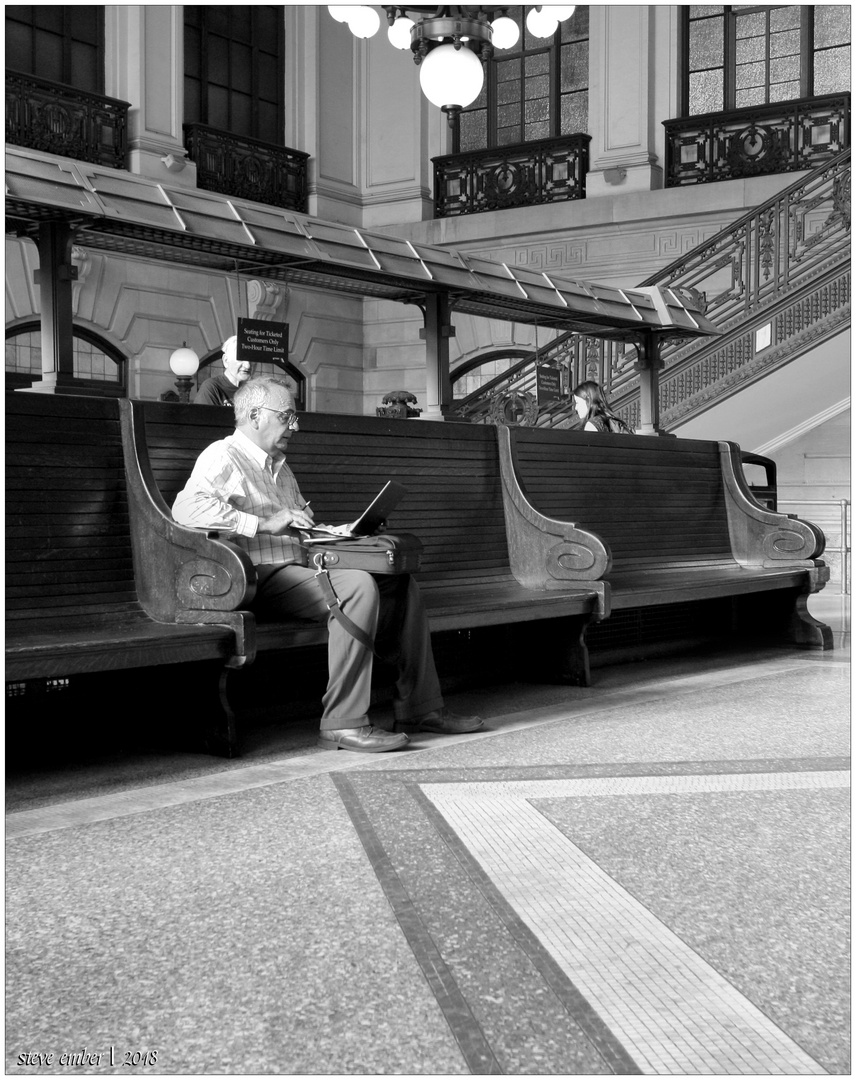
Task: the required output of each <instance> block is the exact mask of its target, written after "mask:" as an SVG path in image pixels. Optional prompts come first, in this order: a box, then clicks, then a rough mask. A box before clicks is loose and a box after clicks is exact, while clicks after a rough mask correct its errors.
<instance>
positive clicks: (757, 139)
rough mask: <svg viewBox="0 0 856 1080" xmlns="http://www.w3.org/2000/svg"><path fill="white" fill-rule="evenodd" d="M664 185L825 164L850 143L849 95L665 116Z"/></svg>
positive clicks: (761, 173) (731, 177)
mask: <svg viewBox="0 0 856 1080" xmlns="http://www.w3.org/2000/svg"><path fill="white" fill-rule="evenodd" d="M663 127H664V128H665V129H666V187H681V186H683V185H685V184H709V183H712V182H713V181H716V180H733V179H737V178H739V177H745V176H762V175H765V174H768V173H782V172H801V171H802V170H804V169H815V168H818V167H819V166H821V165H824V164H825V163H826V162H827V161H829V160H830V159H831V158H833V157H835V156H836V154H840V153H841V151H842V150H846V149H847V148H848V147H849V146H850V95H849V94H844V93H842V94H829V95H827V96H825V97H815V98H805V99H803V100H799V101H781V102H778V103H776V104H774V105H758V106H754V107H752V108H747V109H735V110H734V111H733V112H717V113H705V114H704V115H701V116H689V117H686V118H685V119H681V120H664V121H663Z"/></svg>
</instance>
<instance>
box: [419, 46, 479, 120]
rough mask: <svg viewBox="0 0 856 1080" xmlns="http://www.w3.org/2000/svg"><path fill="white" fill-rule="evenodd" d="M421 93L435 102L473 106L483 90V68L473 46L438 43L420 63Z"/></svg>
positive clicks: (435, 103)
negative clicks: (463, 46)
mask: <svg viewBox="0 0 856 1080" xmlns="http://www.w3.org/2000/svg"><path fill="white" fill-rule="evenodd" d="M419 82H420V84H421V86H422V93H423V94H424V95H425V97H427V98H428V100H429V101H430V102H431V104H432V105H437V106H439V107H440V108H442V107H443V106H444V105H460V107H461V108H462V109H465V108H466V107H467V105H472V103H473V102H474V101H475V100H476V98H477V97H478V96H479V94H480V93H481V88H482V83H483V82H484V69H483V68H482V65H481V60H479V58H478V57H477V56H476V54H475V53H474V52H472V51H471V50H470V49H466V48H464V49H456V48H455V46H454V45H438V46H437V48H436V49H432V50H431V52H429V53H428V55H427V56H426V57H425V59H424V60H423V61H422V63H421V64H420V65H419Z"/></svg>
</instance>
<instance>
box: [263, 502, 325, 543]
mask: <svg viewBox="0 0 856 1080" xmlns="http://www.w3.org/2000/svg"><path fill="white" fill-rule="evenodd" d="M314 524H315V519H314V518H313V517H312V511H311V510H310V509H309V508H308V507H304V508H303V509H302V510H291V509H288V508H286V509H283V510H278V511H277V512H276V513H275V514H272V515H271V516H270V517H267V518H260V519H259V530H258V531H259V532H260V533H270V535H271V536H282V535H283V533H286V532H288V530H289V529H311V528H312V526H313V525H314Z"/></svg>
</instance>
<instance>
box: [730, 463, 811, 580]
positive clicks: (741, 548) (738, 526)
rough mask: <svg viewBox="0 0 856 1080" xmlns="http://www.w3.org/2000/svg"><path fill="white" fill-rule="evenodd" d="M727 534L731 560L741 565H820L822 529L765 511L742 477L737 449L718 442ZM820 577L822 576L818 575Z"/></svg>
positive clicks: (809, 523) (783, 515)
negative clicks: (726, 516)
mask: <svg viewBox="0 0 856 1080" xmlns="http://www.w3.org/2000/svg"><path fill="white" fill-rule="evenodd" d="M719 455H720V461H721V464H722V479H723V485H724V489H725V506H726V512H727V515H728V531H729V533H730V535H731V549H732V552H733V553H734V558H735V559H736V560H737V562H739V563H741V564H742V565H743V566H762V567H763V566H769V567H773V566H779V567H782V566H800V565H801V566H805V567H807V568H809V569H811V568H814V567H815V566H823V563H822V562H818V560H819V557H820V556H821V555H822V554H823V549H824V547H825V546H826V538H825V537H824V535H823V530H822V529H820V528H819V526H817V525H815V524H814V523H813V522H810V521H801V520H800V519H799V518H798V517H796V515H793V514H780V513H776V512H774V511H772V510H767V509H765V508H764V507H763V506H761V505H760V504H759V503H758V502H756V500H755V499H754V498H753V497H752V493H751V491H750V489H749V485H748V484H747V483H746V478H745V476H744V474H743V468H742V465H741V456H740V447H739V446H738V445H737V444H736V443H733V442H720V444H719ZM821 576H822V575H821Z"/></svg>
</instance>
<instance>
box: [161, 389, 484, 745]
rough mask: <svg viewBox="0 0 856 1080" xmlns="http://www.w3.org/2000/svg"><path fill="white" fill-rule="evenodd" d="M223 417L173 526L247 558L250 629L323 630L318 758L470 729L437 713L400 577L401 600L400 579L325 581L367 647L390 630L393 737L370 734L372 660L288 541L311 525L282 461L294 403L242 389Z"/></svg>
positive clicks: (424, 626) (412, 606) (417, 623)
mask: <svg viewBox="0 0 856 1080" xmlns="http://www.w3.org/2000/svg"><path fill="white" fill-rule="evenodd" d="M234 407H235V432H234V434H232V435H229V436H227V437H226V438H225V439H221V440H219V441H218V442H215V443H212V444H211V445H210V446H208V447H207V448H206V449H205V450H203V451H202V453H201V454H200V455H199V457H198V458H197V461H196V464H195V466H194V468H193V472H192V473H191V476H190V479H189V480H188V481H187V484H186V485H185V487H184V490H183V491H181V492H180V493H179V495H178V497H177V498H176V500H175V505H174V506H173V517H174V518H175V520H176V521H177V522H178V523H179V524H181V525H187V526H190V527H194V528H203V529H217V530H220V531H222V532H225V533H228V534H229V535H230V538H231V539H232V540H233V541H234V542H235V543H237V544H240V545H241V546H242V547H243V548H244V549H245V550H246V551H247V553H248V554H249V556H250V558H251V559H252V560H253V563H254V564H255V566H256V570H257V574H258V590H257V593H256V598H255V601H254V603H253V608H254V610H255V611H256V612H257V613H258V615H259V617H260V618H262V619H268V620H277V619H281V618H283V617H295V618H300V619H311V620H312V621H326V622H327V629H328V634H329V640H328V664H329V675H328V682H327V691H326V693H325V694H324V698H323V702H322V704H323V708H324V711H323V715H322V717H321V731H320V736H319V741H318V744H319V746H322V747H323V748H324V749H326V750H356V751H361V752H363V753H381V752H383V751H386V750H398V749H400V748H401V747H403V746H405V745H406V744H407V742H408V737H407V734H406V733H405V730H409V731H416V732H419V731H430V732H438V733H440V734H444V735H457V734H462V733H464V732H470V731H477V730H478V729H479V728H481V726H482V722H481V720H479V718H478V717H462V716H455V715H454V714H453V713H451V712H450V711H449V710H448V709H446V708H445V706H444V704H443V697H442V694H441V692H440V683H439V681H438V679H437V672H436V669H435V666H434V656H433V653H432V651H431V638H430V634H429V630H428V621H427V618H426V616H425V610H424V608H423V606H422V600H421V597H420V594H419V587H418V585H417V584H416V581H415V580H414V579H413V578H411V577H409V576H408V577H407V580H406V583H405V585H404V587H403V590H402V589H400V588H399V586H398V582H400V581H401V578H397V577H393V576H390V575H379V576H378V577H373V576H372V575H371V574H368V573H366V572H365V571H364V570H331V571H330V577H331V579H332V582H333V586H334V588H335V590H336V592H337V594H338V596H339V598H340V600H341V608H342V611H343V612H344V613H345V614H346V615H347V616H348V617H349V618H350V619H351V621H352V622H354V623H356V625H357V626H358V627H360V628H361V629H362V630H363V631H364V632H365V633H367V634H368V635H369V637H370V638H374V637H375V635H376V633H377V634H378V635H379V636H380V635H382V633H383V631H384V629H385V627H387V626H390V625H396V629H397V631H398V641H397V644H398V646H399V650H400V651H399V656H398V660H397V664H398V679H397V682H396V693H395V699H394V702H393V711H394V716H395V725H394V731H393V732H386V731H383V730H380V729H378V728H375V727H372V726H371V725H370V723H369V720H368V716H367V715H366V714H367V710H368V706H369V699H370V690H371V674H372V660H373V655H372V653H371V652H370V651H369V650H368V649H366V648H365V647H364V646H363V645H361V644H360V643H359V642H358V641H357V639H356V638H355V637H353V636H352V635H351V634H350V633H348V631H347V630H346V629H344V627H343V626H342V625H341V624H340V623H339V622H338V621H337V620H336V619H334V618H333V617H332V616H331V615H330V613H329V611H328V610H327V606H326V603H325V601H324V599H323V597H322V594H321V591H320V589H319V588H318V585H317V583H316V581H315V571H314V570H313V569H311V568H309V567H308V566H307V565H306V562H307V560H306V554H305V548H303V547H302V546H301V544H300V538H299V535H298V530H300V529H310V528H312V526H313V525H314V521H313V517H312V511H311V510H310V509H309V506H308V504H307V502H306V500H305V499H304V498H303V496H302V495H301V494H300V490H299V488H298V486H297V481H296V480H295V478H294V474H293V473H292V471H291V469H290V468H289V467H288V465H287V464H286V461H285V454H286V450H287V448H288V442H289V440H290V439H291V437H292V435H293V434H294V433H295V431H296V430H297V428H298V421H297V414H296V412H295V410H294V398H293V397H292V395H291V392H290V391H289V389H288V385H287V384H286V383H285V382H284V381H283V380H281V379H277V378H271V377H269V376H265V377H262V378H258V379H251V380H250V381H249V382H246V383H244V385H243V386H241V387H240V388H239V389H238V390H237V391H236V393H235V398H234ZM402 591H404V593H405V595H404V597H403V600H399V602H398V605H397V604H396V596H399V597H400V596H401V592H402ZM396 606H398V607H399V610H398V611H395V610H394V609H395V608H396ZM390 609H393V610H390Z"/></svg>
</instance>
